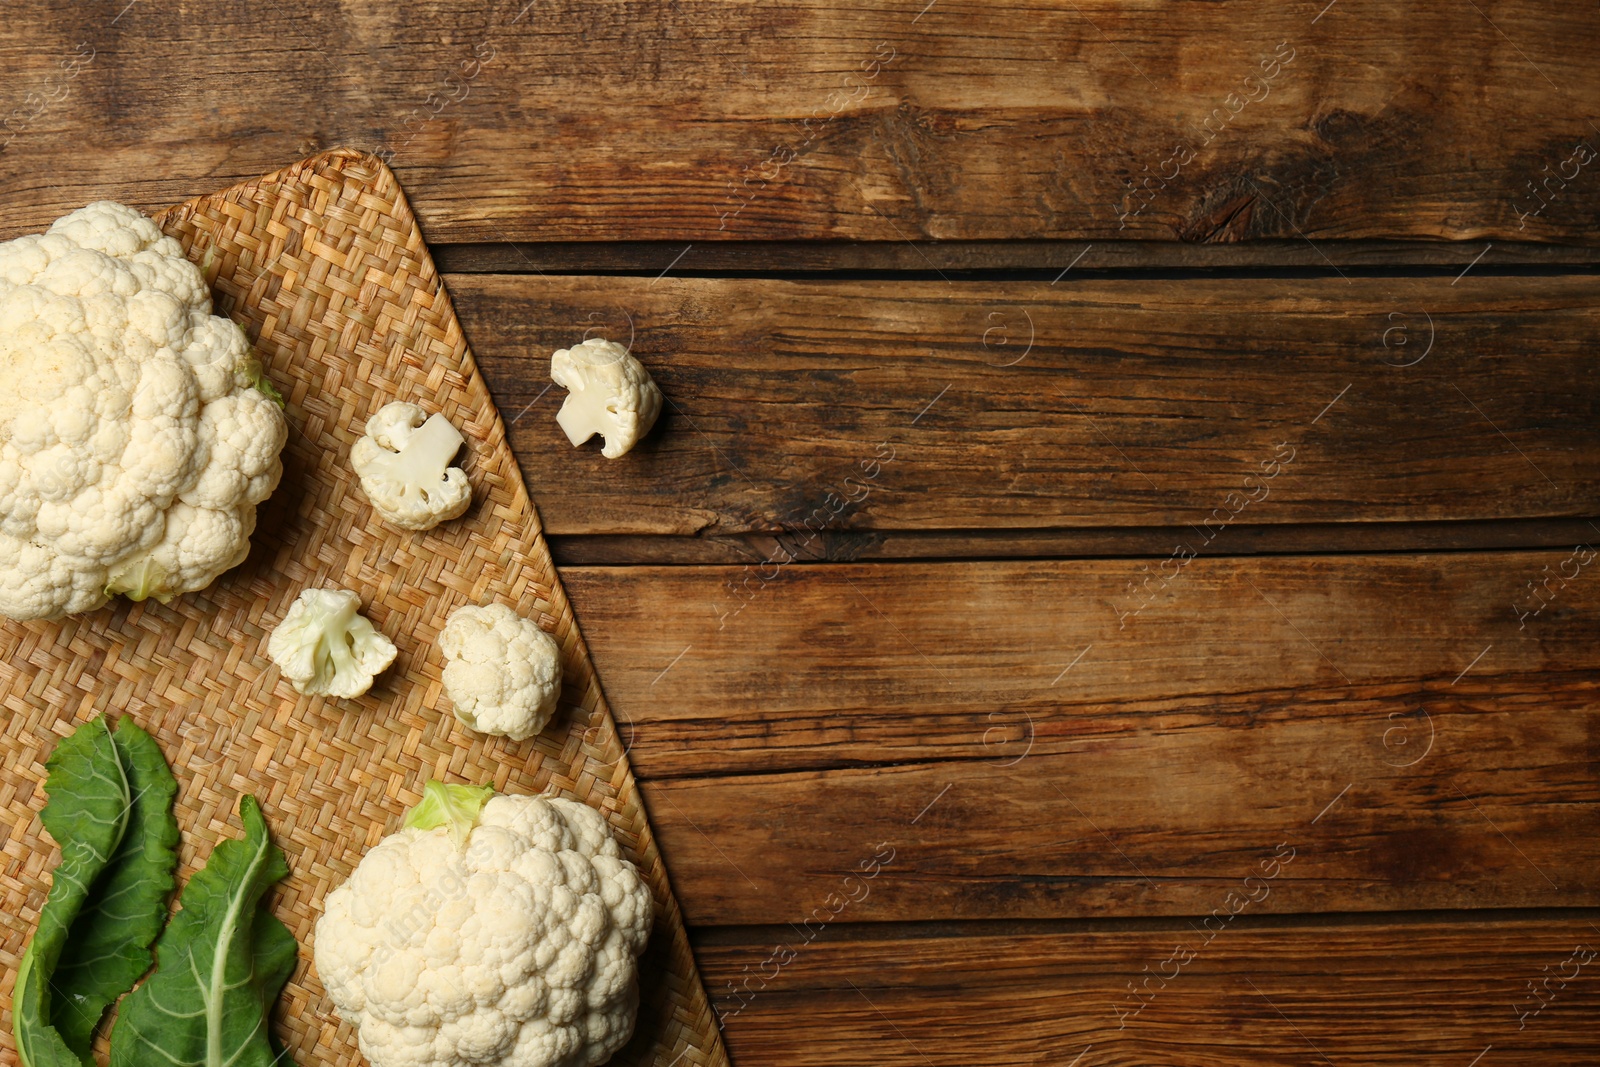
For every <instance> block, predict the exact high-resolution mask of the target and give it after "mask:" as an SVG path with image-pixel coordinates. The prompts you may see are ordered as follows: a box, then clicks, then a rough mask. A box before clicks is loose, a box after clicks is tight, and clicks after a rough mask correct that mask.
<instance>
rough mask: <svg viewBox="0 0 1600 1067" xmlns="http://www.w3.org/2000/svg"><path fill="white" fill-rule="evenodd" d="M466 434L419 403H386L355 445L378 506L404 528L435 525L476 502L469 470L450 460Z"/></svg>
mask: <svg viewBox="0 0 1600 1067" xmlns="http://www.w3.org/2000/svg"><path fill="white" fill-rule="evenodd" d="M465 443H466V439H465V438H464V437H462V436H461V431H459V430H457V429H456V428H455V426H453V425H451V422H450V420H449V419H447V418H445V416H444V415H442V414H439V413H438V412H435V413H434V414H433V415H428V414H427V413H426V412H424V411H423V410H422V409H421V408H419V407H417V405H415V404H407V403H405V402H404V401H400V400H397V401H395V402H394V403H392V404H385V405H384V406H383V407H381V408H379V409H378V413H377V414H376V415H373V416H372V418H370V419H368V420H367V433H366V436H365V437H362V438H361V439H360V440H358V441H357V442H356V443H355V444H354V445H353V446H352V447H351V449H350V464H351V466H353V467H354V468H355V470H356V474H357V475H358V476H359V477H360V478H361V491H362V492H364V493H366V494H367V499H368V500H370V501H372V506H373V508H374V509H375V510H376V511H377V512H378V514H379V515H382V516H383V517H384V518H385V519H387V520H388V521H389V522H391V523H393V524H394V525H396V526H398V527H400V528H401V529H402V530H431V529H433V528H434V527H435V526H437V525H439V524H440V523H441V522H444V521H446V520H447V519H454V518H457V517H459V516H460V515H461V514H462V513H463V512H465V511H466V510H467V508H468V507H469V506H470V505H471V504H472V485H471V483H470V482H468V481H467V475H466V472H465V471H463V470H462V469H461V468H460V467H452V466H450V463H451V461H452V460H454V459H455V458H456V453H457V452H460V451H461V446H462V445H463V444H465Z"/></svg>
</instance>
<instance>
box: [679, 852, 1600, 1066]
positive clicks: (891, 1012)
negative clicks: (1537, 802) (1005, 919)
mask: <svg viewBox="0 0 1600 1067" xmlns="http://www.w3.org/2000/svg"><path fill="white" fill-rule="evenodd" d="M888 877H890V874H889V873H888V872H887V871H885V873H884V874H883V875H881V876H880V878H888ZM1224 891H1225V890H1224V888H1223V887H1219V888H1218V896H1219V899H1220V897H1221V895H1222V893H1223V892H1224ZM805 933H806V932H805V931H797V930H792V929H789V928H785V927H780V928H777V929H773V930H770V931H769V930H761V931H751V932H744V931H740V932H737V933H734V934H731V935H728V936H723V937H719V938H716V939H713V940H707V939H702V940H701V941H700V943H699V944H698V945H697V949H696V955H697V957H698V958H699V960H700V965H701V968H702V971H703V973H704V974H705V976H706V982H707V985H709V986H710V987H711V989H712V992H713V999H714V1001H715V1002H716V1008H717V1011H718V1013H719V1014H720V1016H721V1019H722V1027H723V1036H724V1038H725V1039H726V1041H727V1042H728V1045H729V1048H730V1051H731V1052H732V1054H733V1057H734V1059H735V1061H736V1062H739V1063H758V1064H763V1065H768V1067H844V1065H849V1067H854V1065H868V1064H871V1065H873V1067H900V1065H904V1067H929V1065H930V1064H937V1065H941V1067H942V1065H945V1064H961V1065H963V1067H1022V1065H1033V1064H1042V1063H1048V1064H1057V1065H1060V1067H1069V1065H1071V1067H1114V1065H1131V1064H1151V1063H1159V1064H1172V1065H1175V1067H1234V1065H1236V1064H1240V1063H1249V1064H1254V1065H1265V1067H1304V1065H1305V1064H1310V1063H1315V1064H1357V1063H1359V1064H1365V1065H1395V1067H1400V1065H1406V1067H1410V1065H1412V1064H1417V1063H1437V1064H1453V1065H1456V1067H1470V1065H1472V1064H1474V1063H1480V1064H1483V1065H1485V1067H1487V1065H1490V1064H1494V1065H1506V1067H1513V1065H1527V1067H1547V1065H1549V1064H1552V1063H1583V1062H1589V1061H1591V1060H1593V1059H1594V1055H1595V1051H1596V1048H1597V1043H1596V1039H1595V1031H1594V1020H1595V1018H1596V1016H1597V1013H1600V980H1597V978H1596V968H1597V966H1600V961H1596V960H1595V952H1596V950H1597V949H1600V930H1597V928H1596V926H1595V923H1594V920H1593V913H1592V912H1589V913H1583V914H1580V915H1575V916H1572V917H1566V918H1550V919H1542V920H1525V919H1524V920H1515V921H1498V922H1483V921H1481V920H1478V921H1475V920H1474V919H1473V918H1471V917H1457V916H1451V917H1449V921H1448V922H1439V921H1437V919H1435V920H1434V921H1424V920H1412V921H1403V920H1401V921H1396V920H1388V921H1384V922H1380V923H1374V924H1370V925H1369V924H1365V923H1363V924H1360V925H1355V926H1342V927H1327V926H1309V927H1281V926H1269V927H1263V926H1261V925H1259V924H1255V923H1253V921H1252V920H1250V919H1249V918H1248V916H1247V915H1241V916H1238V917H1234V918H1232V919H1231V921H1230V923H1229V924H1227V925H1222V926H1220V929H1219V930H1218V932H1216V933H1213V934H1210V936H1209V939H1208V937H1207V934H1206V933H1205V932H1202V931H1199V930H1196V929H1195V928H1194V927H1192V926H1191V925H1190V924H1188V923H1182V924H1177V925H1174V926H1172V927H1171V928H1170V929H1154V930H1153V929H1148V928H1143V927H1141V928H1139V929H1136V930H1127V931H1123V930H1117V929H1115V928H1110V929H1106V928H1100V929H1095V930H1089V931H1081V930H1073V931H1069V932H1019V933H1013V934H983V935H978V936H971V935H968V936H962V933H963V931H962V930H961V928H960V927H956V928H954V929H948V930H939V929H935V930H934V931H923V930H920V929H919V930H913V931H909V932H899V931H894V930H890V931H882V930H873V929H861V928H851V927H837V926H836V927H833V928H830V929H828V930H826V931H824V932H822V933H821V934H820V935H818V934H816V933H813V934H812V937H813V940H811V941H809V942H808V941H807V940H806V937H805ZM760 935H766V936H764V937H763V936H760ZM1180 949H1181V950H1182V951H1181V952H1178V954H1177V955H1175V954H1174V953H1175V952H1176V951H1178V950H1180ZM1184 953H1192V955H1185V954H1184ZM1166 976H1171V977H1166ZM1147 979H1148V982H1147ZM1546 980H1548V985H1547V986H1546V985H1544V984H1543V983H1545V982H1546ZM1530 984H1535V985H1537V986H1538V988H1539V989H1540V993H1539V999H1535V997H1534V995H1533V994H1532V993H1530V992H1529V988H1528V987H1529V985H1530ZM1130 985H1135V986H1137V987H1139V989H1140V992H1141V995H1140V996H1137V997H1136V996H1135V995H1134V994H1133V993H1130V991H1129V988H1128V987H1129V986H1130ZM1536 1008H1537V1009H1539V1010H1537V1011H1535V1009H1536ZM1519 1013H1522V1014H1520V1015H1519ZM798 1035H804V1037H803V1039H798ZM1491 1050H1492V1051H1491Z"/></svg>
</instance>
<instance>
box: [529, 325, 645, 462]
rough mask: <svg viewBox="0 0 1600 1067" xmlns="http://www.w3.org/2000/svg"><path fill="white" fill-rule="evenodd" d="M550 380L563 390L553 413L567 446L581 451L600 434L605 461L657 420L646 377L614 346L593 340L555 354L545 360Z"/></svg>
mask: <svg viewBox="0 0 1600 1067" xmlns="http://www.w3.org/2000/svg"><path fill="white" fill-rule="evenodd" d="M550 377H551V378H552V379H554V381H555V383H556V384H557V385H559V386H561V387H562V388H564V389H567V390H569V392H568V393H567V399H566V400H565V401H564V402H563V403H562V405H561V410H560V411H558V412H556V422H557V423H559V424H560V426H561V429H562V431H563V432H565V433H566V435H567V440H569V441H571V442H572V443H573V445H581V444H583V443H584V442H585V441H587V440H588V439H589V438H591V437H593V436H594V435H595V434H600V435H601V436H602V437H604V438H605V439H606V443H605V447H604V448H602V449H601V450H600V454H601V455H602V456H605V457H606V458H607V459H616V458H617V457H619V456H622V455H625V454H626V453H627V452H628V450H629V449H631V448H632V447H633V446H634V445H636V444H638V443H639V439H640V438H641V437H643V436H644V435H645V434H647V433H649V432H650V427H651V426H654V425H655V421H656V417H657V416H658V415H660V414H661V390H660V389H658V388H656V383H655V382H654V381H652V380H651V378H650V372H649V371H647V370H645V369H644V364H642V363H640V362H639V361H638V360H637V359H634V358H633V357H632V356H631V355H629V354H628V350H627V349H626V348H623V347H622V346H621V345H619V344H616V343H615V342H612V341H606V340H603V339H602V338H599V337H594V338H590V339H589V340H587V341H585V342H583V343H582V344H579V345H573V346H572V347H571V348H563V349H561V350H559V351H558V352H556V354H555V355H553V356H551V357H550Z"/></svg>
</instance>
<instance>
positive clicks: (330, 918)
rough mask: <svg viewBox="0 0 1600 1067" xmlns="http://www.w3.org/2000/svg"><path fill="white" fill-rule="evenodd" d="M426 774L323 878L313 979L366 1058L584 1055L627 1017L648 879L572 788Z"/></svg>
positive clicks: (441, 1065)
mask: <svg viewBox="0 0 1600 1067" xmlns="http://www.w3.org/2000/svg"><path fill="white" fill-rule="evenodd" d="M493 794H494V790H493V789H492V788H481V789H479V788H473V787H469V786H456V785H451V786H446V785H442V784H440V783H438V782H429V783H428V787H427V792H426V793H425V794H424V800H423V802H422V804H420V805H418V806H417V808H415V809H413V810H412V812H411V813H410V814H409V815H408V816H407V819H406V824H405V827H404V828H402V829H401V830H399V831H398V832H396V833H394V834H392V835H391V836H389V837H387V838H385V839H384V840H383V841H382V842H380V843H379V844H378V845H377V847H376V848H373V849H372V850H371V851H370V852H368V853H367V854H366V856H365V857H363V858H362V860H361V863H360V865H359V866H357V868H356V870H355V873H354V874H352V875H351V876H350V880H349V881H347V882H345V883H344V884H343V885H342V886H340V887H339V888H337V889H335V890H334V891H333V892H332V893H330V894H328V897H327V900H326V901H325V902H324V905H323V914H322V917H321V919H319V920H318V922H317V928H316V936H315V938H314V940H313V942H312V944H313V950H314V956H315V963H316V968H317V973H318V975H320V976H321V978H322V984H323V985H324V987H326V989H327V991H328V995H329V996H330V997H331V998H332V999H333V1003H334V1006H335V1007H336V1008H337V1009H338V1012H339V1014H340V1015H341V1016H342V1017H343V1018H344V1019H345V1020H346V1021H347V1022H349V1023H350V1024H351V1025H352V1026H354V1027H355V1028H356V1031H357V1035H358V1037H359V1040H360V1043H361V1052H362V1055H364V1056H365V1057H366V1058H367V1060H368V1061H369V1062H370V1063H371V1064H372V1067H467V1065H473V1067H594V1065H596V1064H601V1063H604V1062H605V1061H606V1060H607V1059H609V1058H610V1057H611V1055H612V1054H613V1053H615V1052H616V1051H617V1049H619V1048H621V1047H622V1046H623V1045H624V1044H625V1043H626V1042H627V1040H628V1038H629V1037H630V1036H631V1035H632V1033H633V1026H634V1021H635V1017H636V1015H637V1012H638V1004H639V993H638V963H637V957H638V956H639V954H640V953H641V952H643V951H644V946H645V942H646V940H647V939H648V938H649V935H650V927H651V924H652V922H653V918H654V910H653V904H652V898H651V894H650V889H649V887H648V886H647V885H646V884H645V883H644V881H643V879H641V878H640V876H639V873H638V871H637V870H636V869H635V868H634V866H633V865H632V864H631V863H629V862H628V861H627V860H626V859H624V858H623V857H622V852H621V850H620V849H619V848H618V846H617V843H616V841H615V840H614V839H613V838H612V837H611V834H610V831H609V828H608V827H607V825H606V821H605V818H604V817H603V816H602V815H601V814H600V813H599V812H598V811H596V810H594V809H593V808H591V807H589V806H588V805H586V804H580V803H578V802H577V801H573V800H566V799H562V798H559V797H550V796H494V795H493Z"/></svg>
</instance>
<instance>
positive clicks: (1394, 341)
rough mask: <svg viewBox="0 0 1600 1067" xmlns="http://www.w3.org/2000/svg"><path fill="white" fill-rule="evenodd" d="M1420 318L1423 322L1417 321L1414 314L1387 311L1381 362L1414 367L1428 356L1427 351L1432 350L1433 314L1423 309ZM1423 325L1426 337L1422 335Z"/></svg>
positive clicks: (1394, 365) (1392, 365)
mask: <svg viewBox="0 0 1600 1067" xmlns="http://www.w3.org/2000/svg"><path fill="white" fill-rule="evenodd" d="M1422 318H1423V320H1424V322H1423V323H1418V322H1416V317H1415V315H1414V314H1408V313H1406V312H1403V311H1391V312H1389V316H1388V318H1387V320H1386V321H1387V322H1388V323H1389V325H1388V327H1387V328H1385V329H1384V331H1383V338H1382V340H1383V349H1384V354H1383V355H1382V356H1381V357H1380V358H1381V359H1382V360H1383V362H1385V363H1387V364H1388V365H1389V366H1391V367H1415V366H1416V365H1417V364H1418V363H1421V362H1422V361H1423V360H1425V359H1427V358H1428V353H1429V352H1432V351H1433V335H1434V330H1433V316H1432V315H1430V314H1428V313H1427V312H1426V311H1424V312H1422ZM1424 325H1425V326H1426V329H1427V335H1426V337H1423V336H1422V329H1421V328H1422V327H1423V326H1424ZM1414 327H1415V328H1416V329H1415V336H1413V328H1414Z"/></svg>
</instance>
